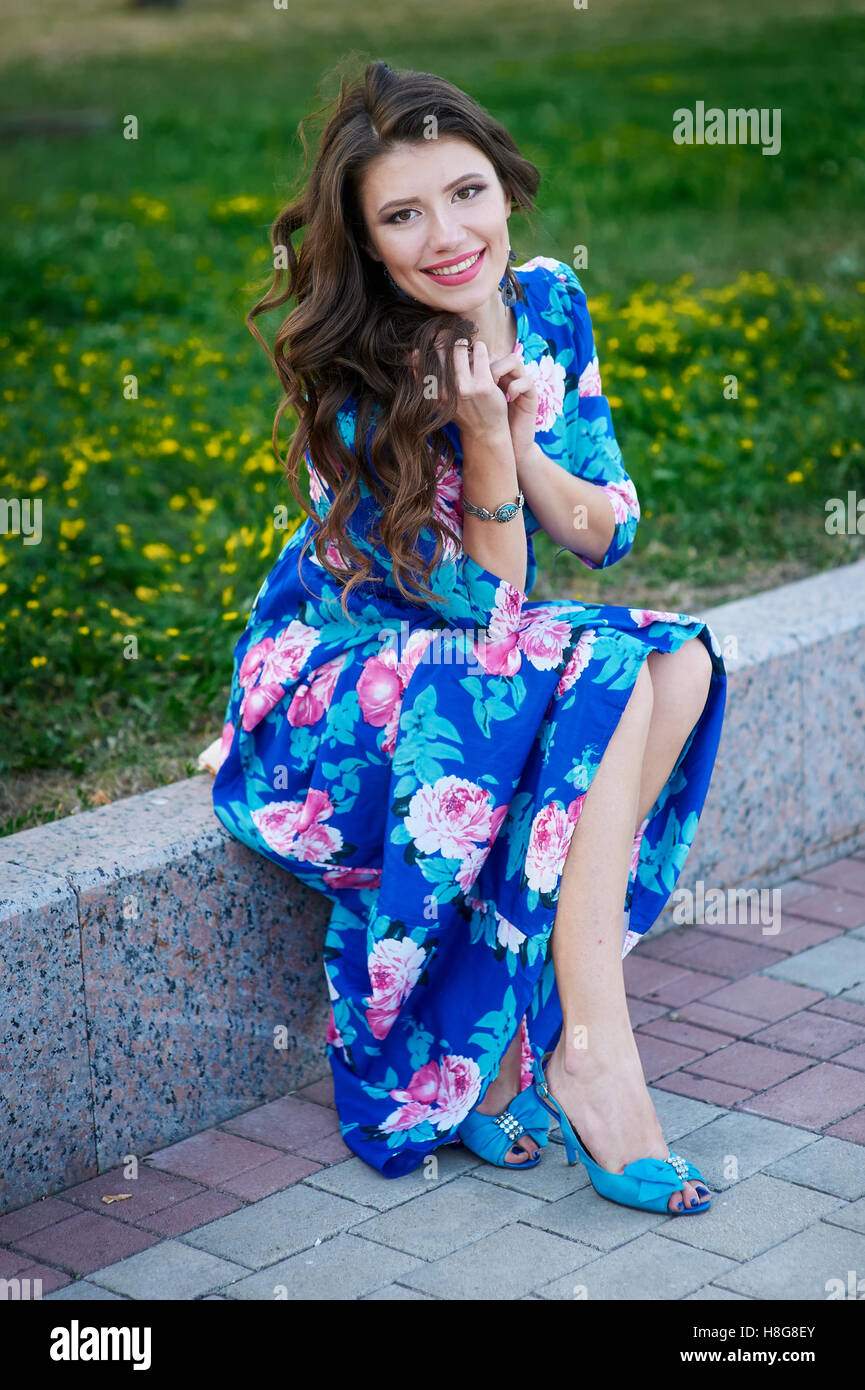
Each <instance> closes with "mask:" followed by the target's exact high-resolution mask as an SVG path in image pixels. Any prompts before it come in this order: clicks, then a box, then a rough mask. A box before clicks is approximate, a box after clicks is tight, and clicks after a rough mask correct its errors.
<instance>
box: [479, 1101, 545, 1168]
mask: <svg viewBox="0 0 865 1390" xmlns="http://www.w3.org/2000/svg"><path fill="white" fill-rule="evenodd" d="M549 1129H550V1116H549V1112H548V1111H547V1109H546V1106H544V1105H543V1104H542V1103H541V1101H539V1100H538V1097H537V1096H536V1095H535V1088H534V1086H527V1087H526V1088H525V1090H524V1091H520V1094H519V1095H518V1096H516V1097H515V1099H514V1100H512V1101H511V1103H510V1105H509V1106H508V1108H507V1110H503V1111H502V1113H501V1115H480V1114H478V1112H477V1110H470V1111H469V1113H468V1115H466V1117H465V1119H464V1120H463V1122H462V1124H461V1125H460V1127H459V1129H458V1130H457V1134H458V1135H459V1137H460V1139H461V1140H462V1142H463V1143H464V1144H465V1146H466V1148H467V1149H471V1151H472V1153H475V1154H477V1156H478V1158H483V1159H485V1160H486V1162H487V1163H493V1164H495V1166H496V1167H497V1168H537V1166H538V1164H539V1163H540V1161H541V1156H540V1154H538V1156H537V1158H528V1157H527V1158H524V1159H523V1160H522V1161H521V1162H519V1163H508V1162H507V1161H506V1158H505V1155H506V1154H507V1153H508V1151H509V1149H510V1148H511V1146H512V1145H513V1144H514V1143H516V1141H517V1139H519V1137H520V1135H521V1134H531V1135H532V1137H533V1138H536V1142H537V1145H538V1148H540V1149H542V1148H543V1147H544V1145H545V1144H547V1143H548V1142H549Z"/></svg>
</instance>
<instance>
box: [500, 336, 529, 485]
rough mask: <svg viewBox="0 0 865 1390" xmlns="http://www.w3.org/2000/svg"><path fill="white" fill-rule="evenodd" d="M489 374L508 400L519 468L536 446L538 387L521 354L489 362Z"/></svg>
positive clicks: (512, 438) (509, 421) (513, 442)
mask: <svg viewBox="0 0 865 1390" xmlns="http://www.w3.org/2000/svg"><path fill="white" fill-rule="evenodd" d="M490 373H491V375H492V376H493V378H494V379H495V381H496V383H497V385H498V387H499V389H500V390H501V391H504V393H505V399H506V401H507V403H508V428H509V429H510V432H511V443H512V445H513V449H514V458H515V460H516V464H517V469H518V470H519V469H521V468H523V467H524V466H525V465H526V464H527V463H528V462H529V461H530V460H531V458H532V455H533V451H534V447H535V428H536V424H537V418H538V388H537V386H536V385H535V381H534V377H531V376H529V374H528V372H527V371H526V365H525V362H524V361H523V359H522V357H521V356H520V355H519V354H518V353H516V352H511V353H508V355H507V357H498V358H496V359H495V361H493V362H491V363H490Z"/></svg>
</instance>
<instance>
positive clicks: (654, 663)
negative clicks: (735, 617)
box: [647, 637, 712, 709]
mask: <svg viewBox="0 0 865 1390" xmlns="http://www.w3.org/2000/svg"><path fill="white" fill-rule="evenodd" d="M647 665H648V667H649V672H650V676H651V680H652V686H653V689H654V693H655V698H656V700H657V701H659V702H660V703H663V704H664V705H667V706H669V705H670V704H673V703H676V704H682V705H687V706H691V705H693V704H695V703H696V704H698V705H699V707H700V708H701V709H702V707H703V705H704V704H705V702H706V696H707V695H708V693H709V685H710V682H711V679H712V658H711V656H710V655H709V652H708V650H707V649H706V647H705V645H704V644H703V642H702V641H701V640H700V638H699V637H694V638H691V639H689V640H688V641H687V642H683V643H682V645H681V647H679V649H678V651H675V652H657V651H655V652H651V653H650V654H649V658H648V661H647Z"/></svg>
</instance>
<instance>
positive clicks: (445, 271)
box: [421, 249, 485, 285]
mask: <svg viewBox="0 0 865 1390" xmlns="http://www.w3.org/2000/svg"><path fill="white" fill-rule="evenodd" d="M484 255H485V249H484V250H481V251H472V252H470V253H469V255H468V256H463V257H462V258H461V259H458V260H452V261H442V262H441V264H440V265H439V266H436V267H435V268H433V267H432V266H426V267H422V268H421V269H422V273H423V274H424V275H428V276H429V277H430V279H431V280H440V281H442V283H446V284H449V285H464V284H466V283H467V281H469V280H473V279H474V278H475V276H476V275H479V274H480V271H481V268H482V266H483V264H484Z"/></svg>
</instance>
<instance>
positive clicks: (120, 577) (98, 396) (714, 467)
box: [0, 0, 865, 834]
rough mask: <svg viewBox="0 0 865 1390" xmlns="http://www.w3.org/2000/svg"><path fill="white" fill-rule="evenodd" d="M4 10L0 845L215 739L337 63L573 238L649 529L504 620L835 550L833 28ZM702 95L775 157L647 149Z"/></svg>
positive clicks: (631, 17) (819, 15)
mask: <svg viewBox="0 0 865 1390" xmlns="http://www.w3.org/2000/svg"><path fill="white" fill-rule="evenodd" d="M4 8H5V10H6V11H7V12H8V13H7V14H6V17H5V19H4V31H5V35H6V40H7V41H6V59H5V61H6V66H5V68H4V69H3V72H2V77H3V83H2V96H0V128H2V129H3V133H4V135H5V139H4V140H3V141H2V144H0V171H2V179H3V186H4V188H5V190H6V197H5V198H4V199H3V200H2V205H0V220H2V233H3V235H2V248H0V299H2V311H3V312H2V331H0V366H2V378H3V380H2V384H0V427H2V439H3V453H4V458H3V464H2V473H0V499H6V500H7V501H8V500H9V499H29V503H30V506H31V507H33V506H34V505H35V503H36V502H37V501H38V502H39V503H40V504H41V539H40V540H39V543H38V544H32V545H30V544H25V543H24V537H23V536H21V535H18V534H2V532H0V643H2V662H0V670H2V674H0V682H2V684H0V718H2V724H3V728H4V729H5V730H8V733H7V737H6V738H5V739H4V740H3V748H2V750H0V833H2V834H9V833H11V832H13V831H15V830H18V829H23V828H26V827H28V826H32V825H37V824H41V823H43V822H45V821H49V820H52V819H54V818H56V817H58V816H63V815H68V814H70V812H73V811H75V810H79V809H82V808H86V807H90V806H93V805H98V804H100V803H102V802H104V801H111V800H114V799H116V798H117V797H119V796H124V795H129V794H131V793H133V792H136V791H141V790H145V789H146V788H149V787H153V786H157V785H160V784H162V783H165V782H169V781H173V780H176V779H177V778H179V777H183V776H186V775H188V774H190V773H191V772H193V771H195V767H194V759H195V756H196V754H197V753H198V751H199V750H200V748H201V747H202V746H203V745H204V744H205V743H208V742H209V741H210V740H211V739H212V738H214V737H216V736H217V735H218V733H219V732H220V729H221V725H222V717H223V712H224V707H225V702H226V699H227V694H228V682H229V679H230V673H231V653H232V648H233V645H234V642H235V641H236V639H237V637H238V636H239V634H240V632H241V631H242V629H243V627H244V625H245V622H246V616H247V612H248V609H249V606H250V604H251V602H252V599H253V597H254V595H255V592H256V590H257V588H258V586H259V584H260V582H261V580H262V579H263V577H264V575H265V573H266V572H267V570H268V569H269V568H270V565H271V564H272V563H273V561H274V560H275V559H276V556H277V554H278V551H279V548H280V545H281V543H282V541H283V540H284V539H285V533H284V532H280V531H277V530H275V529H274V525H273V517H274V508H277V507H279V505H280V504H282V503H286V502H287V503H289V504H290V506H291V509H292V513H294V507H293V503H292V501H291V495H290V492H289V490H288V488H287V487H286V486H285V484H284V482H283V480H282V476H281V471H280V469H279V467H278V465H277V463H276V461H275V460H274V458H273V456H272V452H271V449H270V442H269V441H270V431H271V426H272V420H273V414H274V411H275V408H276V405H277V403H278V392H277V383H276V380H275V378H274V377H272V376H271V375H270V372H269V368H268V364H267V362H266V360H265V358H264V355H263V354H262V353H261V351H260V349H259V348H258V347H257V345H256V344H255V343H254V342H253V340H252V338H251V337H250V335H249V333H248V331H247V329H246V326H245V324H244V321H243V320H244V315H245V313H246V311H247V310H248V308H249V307H250V306H251V304H252V303H253V302H254V300H255V299H256V298H257V297H258V296H259V294H260V293H261V291H262V290H263V288H264V286H265V285H266V283H267V280H268V278H269V277H268V275H267V266H268V263H269V250H270V248H269V240H268V227H269V225H270V221H271V219H272V217H273V215H274V214H275V212H276V211H277V209H278V208H279V206H280V205H281V204H282V202H283V201H285V200H286V198H287V197H288V196H289V194H290V192H291V190H292V187H293V183H294V180H295V179H296V177H297V174H298V172H299V169H300V167H301V165H302V157H301V152H300V146H299V143H298V141H297V138H296V134H295V131H296V126H297V122H298V120H299V119H300V118H301V116H303V115H304V114H306V113H307V112H308V111H309V110H310V109H312V108H314V107H316V106H319V105H321V103H322V101H323V100H324V99H326V98H329V97H330V96H331V95H332V94H333V93H334V91H335V86H336V84H335V81H334V80H333V78H331V79H330V80H329V82H326V83H325V86H324V88H323V89H321V90H319V87H320V83H321V79H322V77H323V76H324V74H325V73H326V72H327V71H328V70H329V69H331V68H332V67H333V65H334V64H335V63H336V61H337V60H338V59H340V58H341V57H343V56H345V55H348V54H354V55H355V61H356V65H357V66H358V67H360V66H362V63H363V62H364V61H367V60H369V59H371V58H385V59H386V60H387V61H388V62H390V63H391V65H392V66H394V67H398V68H399V67H416V68H421V69H424V70H430V69H432V70H434V71H436V72H438V73H440V74H441V75H442V76H445V77H447V78H449V79H451V80H452V81H454V82H456V83H457V84H458V85H460V86H463V87H465V88H466V89H467V90H468V91H469V92H471V94H472V95H473V96H475V97H476V98H477V99H478V100H479V101H480V102H481V103H482V104H483V105H484V106H486V107H487V108H488V109H490V110H491V111H492V112H493V113H494V114H495V115H496V116H497V117H498V118H499V119H501V120H502V121H504V123H505V124H506V125H507V126H508V127H509V129H510V130H511V131H512V133H513V134H514V136H515V138H516V139H517V142H518V143H519V145H520V147H521V149H522V150H523V152H524V153H525V154H526V155H527V156H528V157H529V158H530V159H532V160H533V161H534V162H535V163H536V164H537V165H538V166H539V168H540V170H541V173H542V176H543V177H542V184H541V190H540V195H539V200H538V201H539V209H538V213H537V214H536V216H535V217H534V218H533V219H532V220H531V222H530V223H529V222H524V221H521V220H520V219H519V218H516V217H515V218H514V219H513V220H512V223H511V227H512V231H513V244H514V249H515V250H516V252H517V255H518V259H520V260H523V259H527V258H529V257H530V256H533V255H547V256H556V257H559V258H561V259H567V260H571V259H572V257H573V248H574V247H575V246H577V245H585V246H586V247H587V248H588V264H587V266H586V267H585V268H581V269H579V271H578V273H579V275H580V278H581V281H582V283H583V285H584V287H585V289H586V292H587V295H588V299H589V308H590V310H591V313H592V318H593V322H594V326H595V336H596V341H597V346H598V352H599V358H600V367H601V376H602V380H603V385H604V391H605V393H606V395H607V396H608V397H609V398H610V401H611V405H612V410H613V419H614V423H615V426H616V431H617V436H618V439H619V442H620V444H621V446H622V450H623V454H624V458H625V464H626V467H627V468H628V471H629V473H630V475H631V477H632V478H633V480H634V482H635V484H636V486H637V490H638V493H639V496H640V502H641V507H642V516H643V519H642V522H641V525H640V528H639V531H638V534H637V539H636V542H635V544H634V547H633V550H632V551H631V553H630V555H629V556H628V557H627V559H626V560H625V561H624V562H623V563H621V564H619V565H616V566H614V567H613V568H612V569H611V570H609V571H604V572H598V573H590V572H589V571H588V570H586V569H585V567H584V566H582V565H581V564H580V563H579V561H578V560H576V558H574V557H572V556H569V555H567V554H558V555H556V554H555V547H554V546H553V545H552V543H551V542H549V541H547V539H546V538H542V539H541V540H540V542H539V543H538V544H537V546H536V549H537V554H538V560H539V579H538V582H537V585H536V587H535V589H534V591H533V593H532V598H551V597H577V598H583V599H585V600H589V599H594V598H596V597H599V596H602V597H603V599H604V601H606V602H609V603H623V604H628V605H635V606H649V607H660V608H664V609H678V610H679V611H682V612H692V611H695V610H697V609H699V608H701V607H706V606H708V605H709V604H711V603H714V602H720V601H723V600H724V599H725V598H728V597H735V596H739V595H741V594H746V593H754V592H757V591H759V590H761V589H765V588H768V587H770V586H772V585H773V584H776V583H780V582H785V581H787V580H789V579H793V578H798V577H801V576H803V575H806V574H809V573H813V572H815V571H816V570H819V569H825V568H830V567H835V566H839V565H842V564H845V563H848V562H849V561H851V560H854V559H858V558H861V557H862V556H863V555H865V536H860V535H855V534H853V535H830V534H827V531H826V526H825V521H826V503H827V500H828V499H829V498H832V497H839V496H840V497H843V498H846V496H847V492H848V490H850V489H853V490H857V489H858V494H857V495H858V496H859V497H863V496H865V466H863V447H862V443H861V442H860V438H859V436H860V434H861V414H862V408H861V387H860V382H861V377H862V355H863V344H865V254H863V250H862V242H861V226H862V222H863V211H865V207H863V205H865V131H863V129H862V123H861V92H862V89H863V78H865V71H863V70H865V61H863V35H865V22H863V16H862V8H863V7H862V5H861V4H851V3H846V4H844V3H836V4H831V3H827V4H824V5H822V6H818V5H816V4H806V3H803V2H802V0H792V2H791V3H790V2H788V3H785V4H781V3H779V0H764V3H762V4H761V5H760V6H755V5H753V4H752V3H747V2H746V0H727V3H722V2H721V0H703V3H693V4H689V5H687V6H683V5H681V4H680V3H674V0H656V3H655V4H654V5H653V6H652V9H651V24H647V23H646V17H647V13H648V11H647V7H646V6H645V5H644V4H638V3H636V0H608V3H606V4H605V5H603V6H602V5H600V4H598V5H597V6H590V7H589V9H587V10H585V11H575V10H574V9H573V7H572V5H571V4H570V3H567V4H566V3H565V0H556V3H555V4H554V5H552V6H545V7H533V6H527V5H525V4H524V3H520V4H514V3H493V0H477V2H476V3H473V4H472V5H471V6H465V5H459V6H458V5H456V4H454V3H453V0H444V3H442V4H439V5H436V6H435V7H429V6H428V5H426V4H424V5H423V6H421V5H420V4H419V3H416V0H412V3H406V0H400V2H399V3H397V0H381V3H376V4H375V5H374V6H373V5H370V4H364V3H362V4H360V5H357V4H350V3H348V0H325V3H324V4H323V6H322V7H320V8H318V9H316V10H312V9H309V10H307V11H303V10H302V9H301V6H300V5H299V4H298V3H292V0H289V9H288V10H282V11H278V10H274V9H273V8H272V7H270V8H268V6H267V5H266V4H261V3H256V2H255V0H232V2H231V3H229V0H222V3H212V4H204V0H200V3H198V4H194V3H187V4H186V5H185V6H183V7H182V8H181V9H179V10H178V11H176V12H174V11H171V10H169V11H167V12H165V13H162V14H160V13H158V12H154V11H148V10H146V9H145V10H142V11H140V12H134V11H131V10H127V9H126V7H125V6H124V5H123V4H122V3H120V0H114V3H107V0H83V3H79V4H78V5H77V6H76V7H75V10H76V13H75V15H74V16H73V15H72V14H71V12H70V11H69V9H68V7H63V6H61V7H54V8H53V9H49V10H47V11H45V12H41V7H40V12H39V13H38V14H37V13H36V12H35V11H34V10H32V9H31V7H29V6H28V5H26V4H24V3H23V0H18V3H16V4H10V3H8V2H7V4H6V5H5V7H4ZM457 32H458V35H459V38H458V41H456V40H455V37H454V36H455V35H456V34H457ZM698 101H703V102H704V103H705V105H706V106H707V107H711V106H719V107H721V108H723V109H726V108H728V107H743V106H745V107H747V106H756V107H759V108H769V109H775V108H777V109H779V110H780V111H781V113H782V148H781V152H780V153H779V154H778V155H776V156H764V155H763V154H762V153H761V151H760V148H759V147H755V146H739V145H731V146H722V145H715V146H708V145H704V146H698V145H690V146H687V145H681V146H677V145H675V144H674V143H673V141H672V127H673V111H674V110H675V109H676V108H678V107H689V108H691V109H693V108H694V106H695V103H696V102H698ZM76 113H77V114H76ZM130 115H131V116H134V117H136V119H137V122H138V138H137V139H135V140H129V139H124V138H123V128H124V121H125V120H126V119H127V118H128V117H129V116H130ZM50 118H53V122H52V119H50ZM259 324H261V321H260V320H259ZM276 326H277V324H276V322H275V321H272V322H271V324H270V327H269V329H268V327H267V326H265V328H264V330H263V331H265V332H266V333H267V332H268V331H269V332H270V334H271V337H272V335H273V332H274V331H275V328H276ZM132 377H134V378H135V380H136V381H137V396H135V395H132V396H131V394H130V391H129V386H128V383H129V381H130V378H132ZM730 377H735V379H736V381H737V383H738V389H737V392H736V394H735V395H734V396H733V397H730V393H729V392H727V393H726V394H725V390H724V385H725V381H727V380H729V378H730ZM287 440H288V436H287V434H285V433H284V434H283V437H282V441H281V442H282V448H283V450H284V448H285V446H286V444H287ZM4 511H5V509H4V507H3V505H2V501H0V526H2V524H3V516H4ZM31 515H32V513H31ZM10 529H11V528H10V526H9V525H7V526H6V530H7V531H9V530H10Z"/></svg>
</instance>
